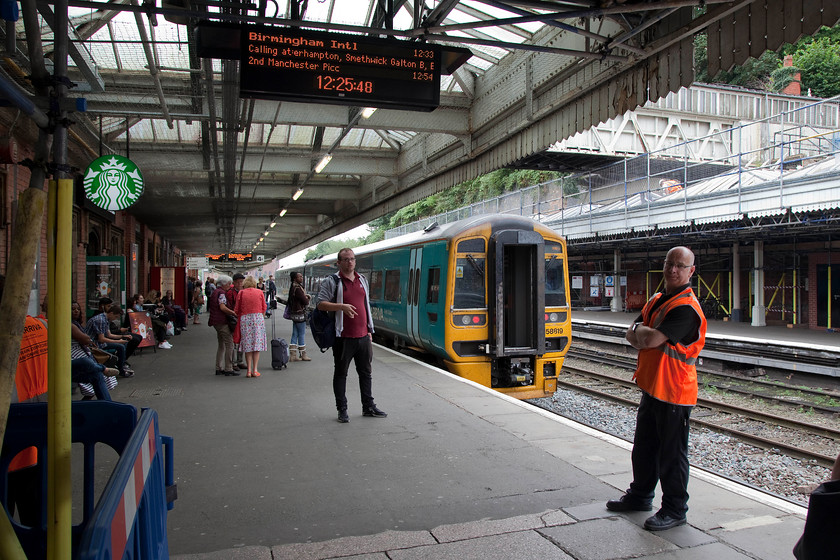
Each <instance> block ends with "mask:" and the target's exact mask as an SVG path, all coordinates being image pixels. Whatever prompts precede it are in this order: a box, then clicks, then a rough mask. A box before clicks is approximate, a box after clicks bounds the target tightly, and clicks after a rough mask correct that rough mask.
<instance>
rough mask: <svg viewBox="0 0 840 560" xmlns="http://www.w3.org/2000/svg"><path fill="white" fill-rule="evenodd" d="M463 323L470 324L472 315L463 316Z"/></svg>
mask: <svg viewBox="0 0 840 560" xmlns="http://www.w3.org/2000/svg"><path fill="white" fill-rule="evenodd" d="M461 323H462V324H463V325H469V324H470V316H469V315H464V316H463V317H461Z"/></svg>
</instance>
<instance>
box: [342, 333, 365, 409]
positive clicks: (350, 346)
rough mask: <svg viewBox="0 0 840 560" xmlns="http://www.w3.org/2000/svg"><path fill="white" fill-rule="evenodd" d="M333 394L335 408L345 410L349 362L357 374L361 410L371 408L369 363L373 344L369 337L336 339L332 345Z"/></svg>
mask: <svg viewBox="0 0 840 560" xmlns="http://www.w3.org/2000/svg"><path fill="white" fill-rule="evenodd" d="M333 362H334V364H335V371H334V372H333V393H335V407H336V408H337V409H338V410H347V396H346V394H345V393H346V391H347V370H348V369H350V362H355V363H356V373H358V374H359V392H360V393H361V394H362V395H361V396H362V408H363V409H364V408H367V407H370V406H373V381H372V379H371V363H372V362H373V342H371V340H370V337H369V336H363V337H361V338H340V337H339V338H336V339H335V344H334V345H333Z"/></svg>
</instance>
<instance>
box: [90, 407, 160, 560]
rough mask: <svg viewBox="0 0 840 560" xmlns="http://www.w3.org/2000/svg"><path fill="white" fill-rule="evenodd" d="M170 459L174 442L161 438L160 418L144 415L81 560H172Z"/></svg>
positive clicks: (93, 521)
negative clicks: (168, 521)
mask: <svg viewBox="0 0 840 560" xmlns="http://www.w3.org/2000/svg"><path fill="white" fill-rule="evenodd" d="M172 458H173V447H172V438H162V437H161V436H160V433H159V432H158V417H157V412H155V411H154V410H151V409H146V410H144V411H143V414H142V415H141V416H140V421H139V422H138V423H137V428H136V429H135V430H134V433H133V434H132V435H131V439H130V440H129V441H128V444H127V445H126V446H125V449H124V450H123V453H122V454H121V456H120V460H119V462H118V463H117V467H116V468H115V469H114V473H113V474H112V475H111V478H110V479H109V480H108V485H107V486H106V487H105V490H104V492H103V493H102V497H101V498H100V500H99V505H97V507H96V511H94V513H93V518H92V519H91V520H90V522H89V523H88V524H87V526H86V528H85V530H84V533H82V540H81V542H80V543H79V560H111V559H117V558H124V559H136V560H139V559H149V560H158V559H160V560H166V559H168V558H169V541H168V539H167V535H166V515H167V511H168V510H169V509H171V499H174V496H173V497H172V498H171V499H168V498H167V488H174V486H173V485H172V476H173V472H174V470H173V461H172Z"/></svg>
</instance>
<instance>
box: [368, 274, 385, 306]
mask: <svg viewBox="0 0 840 560" xmlns="http://www.w3.org/2000/svg"><path fill="white" fill-rule="evenodd" d="M370 298H371V299H382V271H381V270H373V271H371V273H370Z"/></svg>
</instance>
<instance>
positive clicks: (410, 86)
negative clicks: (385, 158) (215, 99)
mask: <svg viewBox="0 0 840 560" xmlns="http://www.w3.org/2000/svg"><path fill="white" fill-rule="evenodd" d="M240 41H241V48H240V84H239V90H240V96H241V97H249V98H259V99H279V100H290V101H301V102H308V103H311V102H322V103H333V104H346V105H358V106H363V107H386V108H397V109H409V110H419V111H431V110H433V109H435V108H436V107H437V106H438V105H439V104H440V75H441V47H440V46H439V45H430V44H426V43H418V42H413V41H403V40H398V39H382V38H376V37H368V36H365V35H349V34H342V33H326V32H321V31H304V30H300V29H296V28H282V27H268V26H244V27H243V28H242V31H241V35H240Z"/></svg>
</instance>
